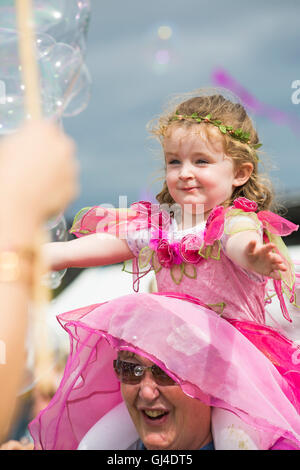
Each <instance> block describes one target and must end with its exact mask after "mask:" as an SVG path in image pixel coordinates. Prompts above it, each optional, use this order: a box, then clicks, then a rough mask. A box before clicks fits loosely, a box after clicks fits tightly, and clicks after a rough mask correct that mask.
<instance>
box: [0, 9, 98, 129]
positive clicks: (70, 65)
mask: <svg viewBox="0 0 300 470" xmlns="http://www.w3.org/2000/svg"><path fill="white" fill-rule="evenodd" d="M90 13H91V5H90V0H51V1H50V0H34V1H33V14H34V23H35V30H36V49H37V59H38V65H39V70H40V80H41V83H40V84H41V102H42V111H43V115H44V116H45V117H48V118H54V119H57V120H58V119H61V118H62V117H70V116H76V115H77V114H79V113H80V112H81V111H83V110H84V109H85V108H86V106H87V104H88V102H89V98H90V85H91V78H90V74H89V71H88V69H87V66H86V64H85V63H84V56H85V50H86V35H87V29H88V24H89V19H90ZM18 41H19V36H18V33H17V23H16V8H15V1H14V0H1V3H0V135H5V134H8V133H10V132H13V131H15V130H16V129H17V128H18V127H19V126H20V124H21V123H22V122H23V121H24V120H25V119H28V118H30V116H28V115H26V112H25V106H24V103H25V100H24V97H25V86H24V83H23V79H22V69H21V66H20V62H19V47H18Z"/></svg>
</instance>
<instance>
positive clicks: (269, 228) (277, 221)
mask: <svg viewBox="0 0 300 470" xmlns="http://www.w3.org/2000/svg"><path fill="white" fill-rule="evenodd" d="M257 217H258V219H259V220H260V221H261V223H262V226H263V228H264V238H265V241H269V242H270V243H274V244H275V245H276V251H277V252H278V253H279V254H280V256H281V257H282V259H283V260H284V263H285V266H286V268H287V271H285V272H282V271H281V272H280V277H281V279H280V280H274V281H273V283H274V289H275V292H276V294H277V297H278V299H279V302H280V307H281V311H282V314H283V316H284V318H285V319H286V320H288V321H289V322H291V321H292V319H291V318H290V315H289V312H288V309H287V306H286V304H285V299H284V296H283V294H285V295H286V296H287V298H288V299H289V301H290V303H293V304H295V295H294V293H295V285H296V284H295V281H296V277H295V266H294V263H293V261H292V260H291V258H290V255H289V252H288V249H287V247H286V245H285V244H284V242H283V241H282V239H281V236H287V235H290V234H291V233H292V232H294V231H295V230H298V227H299V226H298V225H295V224H293V223H292V222H290V221H289V220H286V219H284V218H283V217H280V216H279V215H277V214H273V212H270V211H261V212H258V214H257Z"/></svg>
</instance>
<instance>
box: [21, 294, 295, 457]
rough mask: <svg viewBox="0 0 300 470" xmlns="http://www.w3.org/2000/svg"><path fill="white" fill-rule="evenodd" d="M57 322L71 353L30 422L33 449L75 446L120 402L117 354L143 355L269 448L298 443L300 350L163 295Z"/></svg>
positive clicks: (267, 332) (185, 299) (267, 331)
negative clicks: (267, 440)
mask: <svg viewBox="0 0 300 470" xmlns="http://www.w3.org/2000/svg"><path fill="white" fill-rule="evenodd" d="M58 320H59V322H60V323H61V325H62V326H63V328H64V329H65V330H66V331H67V333H68V334H69V337H70V355H69V358H68V361H67V364H66V368H65V372H64V376H63V379H62V381H61V384H60V386H59V388H58V390H57V393H56V394H55V396H54V397H53V399H52V401H51V402H50V404H49V405H48V407H47V408H46V409H45V410H43V411H42V412H41V413H40V414H39V415H38V416H37V417H36V418H35V420H34V421H33V422H32V423H31V424H30V432H31V434H32V436H33V438H34V442H35V448H36V449H53V450H54V449H76V448H77V446H78V444H79V442H80V441H81V439H82V438H83V436H84V435H85V434H86V433H87V431H88V430H89V429H90V428H91V427H92V426H93V425H94V424H95V423H96V422H97V421H98V420H99V419H100V418H101V417H102V416H104V415H105V414H106V413H107V412H108V411H110V410H111V409H112V408H113V407H114V406H116V405H117V404H118V403H120V402H121V401H122V397H121V393H120V386H119V382H118V380H117V379H116V377H115V375H114V371H113V367H112V361H113V359H114V358H116V355H117V350H118V349H130V350H131V351H134V352H136V353H137V354H141V355H144V356H146V357H148V358H149V359H151V360H152V361H153V362H155V363H157V364H158V365H159V366H160V367H161V368H163V369H164V370H166V371H167V372H168V373H169V375H171V376H172V377H173V378H174V379H175V380H176V381H177V382H178V384H179V385H180V386H181V388H182V390H183V391H184V392H185V393H186V394H188V395H189V396H192V397H195V398H198V399H200V400H202V401H203V402H204V403H206V404H207V405H210V406H213V407H221V408H223V409H226V410H229V411H232V412H233V413H235V414H236V415H238V416H239V417H240V418H241V419H242V420H243V421H244V422H245V423H247V424H250V425H251V426H254V427H256V428H257V429H259V430H261V431H263V432H265V433H268V434H269V435H272V436H273V441H274V444H275V443H276V442H277V447H276V444H275V446H274V448H279V449H280V448H298V446H300V417H299V409H300V406H299V403H300V376H299V373H300V365H299V364H300V349H299V348H298V346H297V345H296V344H294V343H293V342H291V341H289V340H288V339H286V338H285V337H283V336H282V335H281V334H280V333H278V332H277V331H275V330H274V329H272V328H269V327H266V326H262V325H257V324H254V323H252V322H242V321H237V320H231V321H227V320H225V319H223V318H221V317H219V316H218V315H217V314H216V313H215V312H213V311H212V310H210V309H209V308H207V307H205V306H204V305H203V304H202V303H201V302H200V301H199V300H197V299H194V298H192V297H189V296H179V295H176V294H170V295H168V294H167V293H165V294H161V293H159V294H157V293H155V294H148V293H140V294H131V295H126V296H123V297H121V298H118V299H114V300H112V301H110V302H106V303H103V304H100V305H99V304H97V305H91V306H88V307H85V308H80V309H77V310H74V311H72V312H68V313H64V314H62V315H60V316H59V317H58ZM287 442H289V443H290V444H286V443H287Z"/></svg>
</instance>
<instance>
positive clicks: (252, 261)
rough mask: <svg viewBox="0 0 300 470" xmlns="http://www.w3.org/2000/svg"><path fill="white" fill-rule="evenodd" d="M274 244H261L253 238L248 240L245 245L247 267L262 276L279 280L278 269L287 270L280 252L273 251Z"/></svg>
mask: <svg viewBox="0 0 300 470" xmlns="http://www.w3.org/2000/svg"><path fill="white" fill-rule="evenodd" d="M275 249H276V245H274V243H267V244H266V245H261V244H259V243H257V242H256V241H255V240H254V241H250V242H249V243H248V245H247V247H246V253H245V254H246V259H247V264H248V266H249V269H250V270H251V271H254V272H256V273H259V274H262V275H264V276H269V277H271V278H273V279H277V280H280V273H279V272H278V271H287V267H286V265H285V263H284V260H283V258H282V257H281V256H280V254H278V253H276V252H274V251H273V250H275Z"/></svg>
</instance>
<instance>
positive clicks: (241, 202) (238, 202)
mask: <svg viewBox="0 0 300 470" xmlns="http://www.w3.org/2000/svg"><path fill="white" fill-rule="evenodd" d="M233 206H234V207H235V208H236V209H243V211H244V212H255V211H257V207H258V206H257V204H256V202H254V201H250V199H247V198H246V197H238V198H237V199H235V200H234V201H233Z"/></svg>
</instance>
